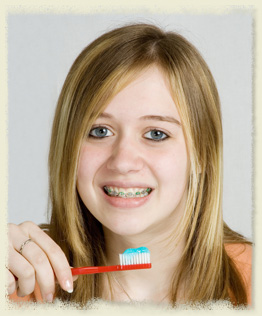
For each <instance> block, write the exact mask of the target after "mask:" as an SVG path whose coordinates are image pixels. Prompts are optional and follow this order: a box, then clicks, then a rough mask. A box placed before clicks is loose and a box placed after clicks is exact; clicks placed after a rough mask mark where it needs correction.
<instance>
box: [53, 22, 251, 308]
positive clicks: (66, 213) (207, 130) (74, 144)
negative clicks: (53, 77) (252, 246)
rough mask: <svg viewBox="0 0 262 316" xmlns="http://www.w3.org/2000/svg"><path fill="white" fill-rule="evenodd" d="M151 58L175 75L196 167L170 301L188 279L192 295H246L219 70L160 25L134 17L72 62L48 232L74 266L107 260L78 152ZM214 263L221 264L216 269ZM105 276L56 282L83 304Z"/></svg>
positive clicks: (59, 114)
mask: <svg viewBox="0 0 262 316" xmlns="http://www.w3.org/2000/svg"><path fill="white" fill-rule="evenodd" d="M150 65H157V66H159V67H160V68H161V69H162V70H163V71H164V73H165V74H166V76H167V78H168V79H169V82H170V87H171V93H172V96H173V99H174V102H175V104H176V105H177V107H178V111H179V114H180V117H181V121H182V126H183V131H184V135H185V138H186V142H187V147H188V152H189V159H190V164H191V172H190V179H189V191H188V192H189V193H188V199H187V206H186V212H184V217H183V219H182V222H181V224H180V226H179V227H180V236H181V235H182V234H184V232H186V240H187V243H186V247H185V250H184V253H183V256H182V259H181V261H180V265H179V267H180V269H179V270H178V271H179V273H176V274H174V277H173V281H172V289H171V298H172V303H173V304H175V303H176V300H177V292H178V288H179V287H180V285H181V284H183V288H184V289H185V293H186V299H187V300H188V301H191V302H196V301H202V302H205V301H208V300H216V299H228V298H229V291H231V292H232V293H233V294H234V297H235V300H236V303H237V304H246V303H247V297H246V293H245V289H244V285H243V281H242V279H241V276H240V275H239V273H238V272H237V269H236V267H235V265H234V263H233V262H232V260H231V259H230V258H229V256H228V255H227V253H226V251H225V248H224V243H225V242H228V243H236V242H246V241H245V239H244V238H243V237H242V236H239V235H238V234H236V233H234V232H233V231H232V230H230V229H229V228H228V227H227V226H226V225H225V224H224V223H223V218H222V210H221V196H222V147H223V144H222V143H223V141H222V123H221V113H220V101H219V96H218V93H217V89H216V85H215V82H214V79H213V77H212V74H211V72H210V70H209V68H208V66H207V64H206V63H205V61H204V60H203V58H202V57H201V55H200V54H199V52H198V51H197V49H196V48H195V47H194V46H193V45H192V44H190V43H189V42H188V41H187V40H186V39H185V38H184V37H182V36H181V35H179V34H176V33H174V32H164V31H163V30H161V29H159V28H158V27H156V26H153V25H148V24H133V25H127V26H123V27H120V28H118V29H115V30H112V31H110V32H108V33H106V34H104V35H102V36H101V37H99V38H98V39H96V40H95V41H94V42H92V43H91V44H90V45H89V46H87V47H86V48H85V49H84V50H83V51H82V52H81V54H80V55H79V56H78V57H77V59H76V60H75V62H74V64H73V65H72V67H71V69H70V71H69V73H68V75H67V78H66V80H65V83H64V85H63V88H62V91H61V94H60V97H59V100H58V104H57V109H56V113H55V118H54V123H53V130H52V137H51V145H50V153H49V176H50V201H51V206H52V214H51V221H50V225H49V233H50V235H51V237H52V238H53V239H54V240H55V241H56V242H57V243H58V244H59V245H60V247H61V248H62V250H63V251H64V252H65V254H66V256H67V258H68V260H69V262H70V264H71V265H72V266H85V265H103V264H104V263H105V255H104V253H105V246H104V236H103V230H102V226H101V224H100V223H99V222H98V221H97V220H96V219H95V218H94V217H93V216H92V214H91V213H90V212H89V210H88V209H87V208H86V207H85V205H84V204H83V202H82V201H81V198H80V197H79V195H78V193H77V189H76V172H77V166H78V159H79V152H80V147H81V144H82V141H83V139H84V137H85V136H86V135H87V134H88V132H89V131H90V129H91V126H92V124H93V122H94V121H95V119H96V118H97V117H98V115H99V114H100V113H101V112H103V110H104V109H105V107H106V106H107V104H108V103H109V101H110V100H111V99H112V98H113V97H114V96H115V95H116V94H117V93H118V92H119V91H120V90H121V89H123V88H124V87H125V86H126V85H127V84H128V83H129V82H130V81H132V80H133V79H134V78H135V76H136V75H137V74H139V73H141V71H143V70H144V69H145V68H146V67H148V66H150ZM214 271H215V272H214ZM101 292H102V289H101V280H100V275H89V276H83V277H81V278H78V280H77V281H76V285H75V291H74V293H73V294H70V295H68V294H67V293H65V292H63V291H62V290H61V289H59V288H57V294H56V295H57V297H60V298H61V299H63V300H69V301H74V302H78V303H80V304H85V303H86V302H87V301H88V300H90V299H91V298H94V297H101Z"/></svg>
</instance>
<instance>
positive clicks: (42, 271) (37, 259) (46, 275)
mask: <svg viewBox="0 0 262 316" xmlns="http://www.w3.org/2000/svg"><path fill="white" fill-rule="evenodd" d="M23 257H24V258H25V259H26V260H27V261H28V262H29V263H30V264H31V266H32V267H33V269H34V271H35V276H36V280H37V283H38V285H39V287H40V291H41V294H42V297H43V299H44V300H48V301H50V297H51V296H53V295H54V292H55V276H54V271H53V269H52V267H51V264H50V262H49V260H48V257H47V255H46V254H45V252H44V251H43V250H42V249H41V248H40V247H39V246H38V245H37V244H36V243H35V242H30V244H27V245H26V247H24V249H23Z"/></svg>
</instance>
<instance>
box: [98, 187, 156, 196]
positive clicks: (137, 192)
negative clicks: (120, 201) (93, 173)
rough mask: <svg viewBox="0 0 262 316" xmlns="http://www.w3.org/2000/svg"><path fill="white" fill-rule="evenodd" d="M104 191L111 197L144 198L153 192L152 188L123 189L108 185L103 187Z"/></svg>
mask: <svg viewBox="0 0 262 316" xmlns="http://www.w3.org/2000/svg"><path fill="white" fill-rule="evenodd" d="M103 189H104V192H105V193H106V194H107V195H108V196H111V197H119V198H142V197H145V196H147V195H149V194H150V193H151V192H152V189H151V188H143V189H133V188H130V189H122V188H112V187H108V186H104V187H103Z"/></svg>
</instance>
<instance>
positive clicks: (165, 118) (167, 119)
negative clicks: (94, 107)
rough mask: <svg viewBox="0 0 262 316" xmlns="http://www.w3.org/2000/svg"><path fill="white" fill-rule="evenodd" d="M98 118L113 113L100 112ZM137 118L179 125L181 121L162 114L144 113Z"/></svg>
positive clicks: (110, 116)
mask: <svg viewBox="0 0 262 316" xmlns="http://www.w3.org/2000/svg"><path fill="white" fill-rule="evenodd" d="M98 118H111V119H112V118H114V117H113V115H111V114H109V113H101V114H100V115H99V116H98ZM139 120H144V121H147V120H154V121H163V122H169V123H175V124H177V125H179V126H181V123H180V122H179V121H178V120H177V119H175V118H174V117H172V116H166V115H164V116H162V115H144V116H141V117H140V118H139Z"/></svg>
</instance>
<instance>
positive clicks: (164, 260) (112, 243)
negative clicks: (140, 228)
mask: <svg viewBox="0 0 262 316" xmlns="http://www.w3.org/2000/svg"><path fill="white" fill-rule="evenodd" d="M104 234H105V241H106V251H107V253H106V256H107V264H108V265H115V264H118V263H119V254H120V253H123V252H124V250H126V249H128V248H137V247H141V246H145V247H147V248H148V249H149V251H150V257H151V263H152V268H151V269H147V270H131V271H121V272H116V273H115V274H114V277H113V278H112V280H113V282H112V287H113V291H114V297H115V298H114V299H115V300H119V301H122V300H131V299H132V300H136V301H144V300H146V301H151V302H152V301H153V302H160V301H167V299H166V297H168V296H169V293H170V286H171V284H172V278H173V276H174V274H175V272H176V268H177V265H178V262H179V260H180V258H181V255H182V252H183V249H184V244H185V240H184V239H182V240H180V242H179V243H177V244H176V245H174V242H173V243H172V241H171V238H170V235H169V236H168V235H167V234H166V232H165V233H163V234H162V235H161V234H158V235H157V238H156V234H155V233H154V234H153V236H154V237H153V236H151V235H150V234H148V233H147V234H144V236H141V234H139V236H119V235H117V234H114V233H113V232H112V231H109V230H108V229H106V228H104ZM114 279H115V281H116V282H114Z"/></svg>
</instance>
